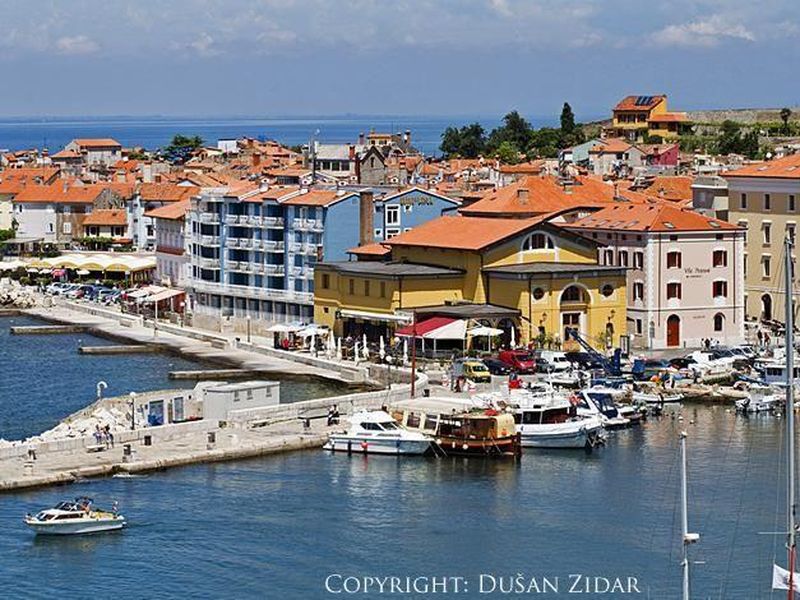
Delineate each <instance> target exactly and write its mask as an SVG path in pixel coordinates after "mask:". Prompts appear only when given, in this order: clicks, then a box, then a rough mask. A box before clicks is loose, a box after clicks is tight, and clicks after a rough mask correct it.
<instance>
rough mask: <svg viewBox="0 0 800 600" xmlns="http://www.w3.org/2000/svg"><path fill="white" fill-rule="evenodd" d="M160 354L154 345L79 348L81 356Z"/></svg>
mask: <svg viewBox="0 0 800 600" xmlns="http://www.w3.org/2000/svg"><path fill="white" fill-rule="evenodd" d="M156 352H160V348H159V347H158V346H155V345H152V344H124V345H114V346H79V347H78V353H79V354H154V353H156Z"/></svg>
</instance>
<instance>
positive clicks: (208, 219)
mask: <svg viewBox="0 0 800 600" xmlns="http://www.w3.org/2000/svg"><path fill="white" fill-rule="evenodd" d="M200 222H201V223H219V214H217V213H208V212H204V213H200Z"/></svg>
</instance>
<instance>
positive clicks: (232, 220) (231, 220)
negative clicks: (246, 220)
mask: <svg viewBox="0 0 800 600" xmlns="http://www.w3.org/2000/svg"><path fill="white" fill-rule="evenodd" d="M238 223H239V215H225V224H226V225H236V224H238Z"/></svg>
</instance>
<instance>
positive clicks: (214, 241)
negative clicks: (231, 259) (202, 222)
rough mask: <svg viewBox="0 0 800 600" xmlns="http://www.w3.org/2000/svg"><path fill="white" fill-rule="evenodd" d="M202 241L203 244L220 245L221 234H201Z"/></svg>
mask: <svg viewBox="0 0 800 600" xmlns="http://www.w3.org/2000/svg"><path fill="white" fill-rule="evenodd" d="M200 243H201V244H202V245H203V246H219V236H218V235H201V236H200Z"/></svg>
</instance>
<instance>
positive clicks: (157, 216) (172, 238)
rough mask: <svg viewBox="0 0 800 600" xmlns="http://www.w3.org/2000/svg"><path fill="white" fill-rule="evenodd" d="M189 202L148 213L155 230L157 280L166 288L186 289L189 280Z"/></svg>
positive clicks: (167, 205)
mask: <svg viewBox="0 0 800 600" xmlns="http://www.w3.org/2000/svg"><path fill="white" fill-rule="evenodd" d="M189 208H190V201H189V200H182V201H181V202H172V203H170V204H165V205H164V206H160V207H158V208H154V209H152V210H150V211H148V212H146V213H145V217H147V218H149V219H151V220H152V222H153V223H154V228H155V247H156V280H157V281H158V282H160V283H161V284H164V285H170V286H173V287H184V286H185V285H186V284H187V282H188V278H189V253H188V248H187V247H186V213H187V212H188V210H189Z"/></svg>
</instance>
